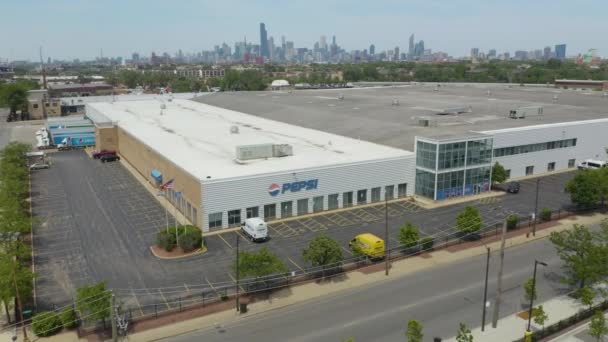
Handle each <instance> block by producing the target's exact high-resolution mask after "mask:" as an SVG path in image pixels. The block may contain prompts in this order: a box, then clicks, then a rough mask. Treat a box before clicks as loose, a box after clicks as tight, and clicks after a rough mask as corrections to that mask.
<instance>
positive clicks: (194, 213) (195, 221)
mask: <svg viewBox="0 0 608 342" xmlns="http://www.w3.org/2000/svg"><path fill="white" fill-rule="evenodd" d="M192 223H193V224H194V225H195V226H198V211H197V210H196V208H194V207H192Z"/></svg>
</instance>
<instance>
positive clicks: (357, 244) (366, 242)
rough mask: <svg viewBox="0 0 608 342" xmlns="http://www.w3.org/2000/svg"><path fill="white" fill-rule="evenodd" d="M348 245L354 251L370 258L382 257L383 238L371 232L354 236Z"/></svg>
mask: <svg viewBox="0 0 608 342" xmlns="http://www.w3.org/2000/svg"><path fill="white" fill-rule="evenodd" d="M348 246H349V247H350V248H351V249H352V250H353V251H355V252H359V253H362V254H364V255H367V256H368V257H370V258H372V259H382V258H384V240H382V239H381V238H379V237H377V236H376V235H374V234H371V233H363V234H359V235H357V236H355V238H354V239H352V240H351V241H350V242H349V243H348Z"/></svg>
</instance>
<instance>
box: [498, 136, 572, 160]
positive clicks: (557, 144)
mask: <svg viewBox="0 0 608 342" xmlns="http://www.w3.org/2000/svg"><path fill="white" fill-rule="evenodd" d="M574 146H576V138H574V139H564V140H556V141H549V142H543V143H538V144H529V145H518V146H511V147H501V148H497V149H495V150H494V157H505V156H511V155H514V154H522V153H530V152H539V151H546V150H554V149H557V148H568V147H574Z"/></svg>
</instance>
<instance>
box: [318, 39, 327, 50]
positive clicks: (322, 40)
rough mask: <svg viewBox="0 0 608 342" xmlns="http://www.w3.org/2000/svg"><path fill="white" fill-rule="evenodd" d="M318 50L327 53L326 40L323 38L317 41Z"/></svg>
mask: <svg viewBox="0 0 608 342" xmlns="http://www.w3.org/2000/svg"><path fill="white" fill-rule="evenodd" d="M319 48H321V50H323V51H327V38H326V37H325V36H321V39H320V40H319Z"/></svg>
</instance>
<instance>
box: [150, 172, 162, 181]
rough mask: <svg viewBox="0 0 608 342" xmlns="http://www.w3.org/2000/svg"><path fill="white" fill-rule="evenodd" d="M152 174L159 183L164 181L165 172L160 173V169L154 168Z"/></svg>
mask: <svg viewBox="0 0 608 342" xmlns="http://www.w3.org/2000/svg"><path fill="white" fill-rule="evenodd" d="M150 176H152V178H154V179H156V181H157V182H159V183H162V182H163V174H162V173H160V171H158V170H157V169H154V170H152V172H150Z"/></svg>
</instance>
